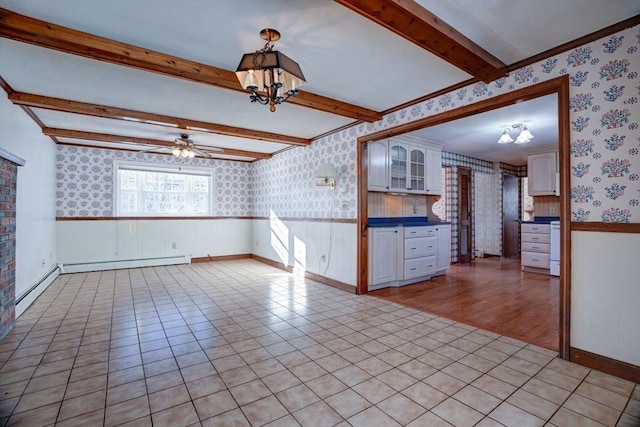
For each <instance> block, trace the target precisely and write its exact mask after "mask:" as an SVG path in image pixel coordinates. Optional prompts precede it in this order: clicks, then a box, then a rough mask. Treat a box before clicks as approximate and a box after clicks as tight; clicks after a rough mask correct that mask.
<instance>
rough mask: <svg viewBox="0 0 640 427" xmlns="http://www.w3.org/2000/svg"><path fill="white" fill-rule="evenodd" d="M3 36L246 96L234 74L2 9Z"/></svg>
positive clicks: (314, 98) (320, 103)
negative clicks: (241, 93) (237, 92)
mask: <svg viewBox="0 0 640 427" xmlns="http://www.w3.org/2000/svg"><path fill="white" fill-rule="evenodd" d="M0 36H1V37H5V38H8V39H11V40H16V41H20V42H24V43H30V44H33V45H36V46H40V47H44V48H49V49H55V50H59V51H62V52H66V53H71V54H74V55H80V56H84V57H87V58H91V59H96V60H99V61H105V62H110V63H114V64H119V65H125V66H129V67H134V68H137V69H141V70H145V71H150V72H154V73H159V74H164V75H168V76H172V77H179V78H182V79H186V80H191V81H194V82H198V83H203V84H209V85H212V86H217V87H220V88H224V89H229V90H234V91H239V92H243V93H246V91H245V90H244V89H243V88H242V87H241V86H240V83H239V82H238V79H237V78H236V75H235V73H234V72H233V71H229V70H224V69H221V68H217V67H213V66H210V65H206V64H201V63H198V62H194V61H189V60H186V59H183V58H179V57H176V56H172V55H167V54H164V53H161V52H155V51H152V50H149V49H144V48H141V47H138V46H133V45H130V44H126V43H121V42H118V41H115V40H111V39H107V38H104V37H99V36H95V35H92V34H88V33H84V32H82V31H77V30H73V29H71V28H66V27H63V26H60V25H55V24H52V23H49V22H45V21H41V20H39V19H34V18H30V17H27V16H23V15H20V14H17V13H14V12H11V11H9V10H6V9H2V8H0ZM239 55H240V53H239ZM287 102H289V103H291V104H296V105H301V106H305V107H309V108H313V109H316V110H320V111H324V112H328V113H333V114H337V115H341V116H345V117H350V118H353V119H357V120H365V121H367V122H375V121H378V120H380V119H381V118H382V114H381V113H379V112H376V111H373V110H369V109H366V108H363V107H359V106H356V105H352V104H348V103H346V102H342V101H339V100H336V99H332V98H328V97H325V96H322V95H316V94H313V93H310V92H305V91H300V92H299V94H298V96H296V97H291V98H289V100H288V101H287Z"/></svg>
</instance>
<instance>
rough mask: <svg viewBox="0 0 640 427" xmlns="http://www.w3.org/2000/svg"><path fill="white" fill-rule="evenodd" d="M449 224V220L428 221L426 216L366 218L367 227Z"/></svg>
mask: <svg viewBox="0 0 640 427" xmlns="http://www.w3.org/2000/svg"><path fill="white" fill-rule="evenodd" d="M443 224H451V223H450V222H442V221H429V218H428V217H426V216H422V217H413V216H409V217H384V218H369V219H368V220H367V226H368V227H369V228H375V227H420V226H429V225H443Z"/></svg>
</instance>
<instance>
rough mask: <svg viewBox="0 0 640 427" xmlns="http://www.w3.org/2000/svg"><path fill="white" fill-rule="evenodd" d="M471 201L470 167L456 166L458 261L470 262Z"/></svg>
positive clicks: (462, 262) (471, 240) (471, 232)
mask: <svg viewBox="0 0 640 427" xmlns="http://www.w3.org/2000/svg"><path fill="white" fill-rule="evenodd" d="M472 215H473V212H472V203H471V168H467V167H462V166H458V262H459V263H461V264H467V263H470V262H471V251H472V246H473V245H472V243H473V239H472V236H473V221H471V218H472V217H473V216H472Z"/></svg>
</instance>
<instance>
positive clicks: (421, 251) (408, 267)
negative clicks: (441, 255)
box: [402, 227, 437, 280]
mask: <svg viewBox="0 0 640 427" xmlns="http://www.w3.org/2000/svg"><path fill="white" fill-rule="evenodd" d="M436 245H437V239H436V229H435V227H405V228H404V271H403V276H402V279H403V280H410V279H415V278H418V277H424V276H429V275H430V273H431V272H432V271H434V270H435V267H436V252H437V248H436Z"/></svg>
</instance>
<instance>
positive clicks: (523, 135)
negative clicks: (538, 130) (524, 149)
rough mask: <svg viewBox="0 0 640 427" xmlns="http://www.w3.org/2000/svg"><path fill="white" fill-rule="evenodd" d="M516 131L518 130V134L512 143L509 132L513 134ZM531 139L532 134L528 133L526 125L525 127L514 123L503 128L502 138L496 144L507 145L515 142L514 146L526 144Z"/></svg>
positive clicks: (522, 124)
mask: <svg viewBox="0 0 640 427" xmlns="http://www.w3.org/2000/svg"><path fill="white" fill-rule="evenodd" d="M518 130H520V132H519V133H518V137H517V138H516V139H515V141H514V140H513V137H512V136H511V132H514V133H515V132H516V131H518ZM532 139H533V134H532V133H531V132H529V129H527V125H525V124H524V123H516V124H514V125H511V126H509V127H507V128H505V130H504V131H503V132H502V136H501V137H500V139H499V140H498V144H509V143H510V142H515V143H516V144H526V143H528V142H529V141H531V140H532Z"/></svg>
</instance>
